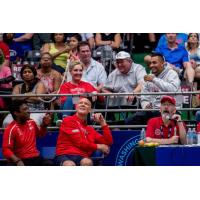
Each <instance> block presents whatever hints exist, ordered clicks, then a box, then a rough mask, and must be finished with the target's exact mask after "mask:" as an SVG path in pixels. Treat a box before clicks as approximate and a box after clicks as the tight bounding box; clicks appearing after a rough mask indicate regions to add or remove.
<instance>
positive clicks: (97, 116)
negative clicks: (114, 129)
mask: <svg viewBox="0 0 200 200" xmlns="http://www.w3.org/2000/svg"><path fill="white" fill-rule="evenodd" d="M92 117H93V120H94V121H95V122H97V123H99V124H100V125H101V126H105V125H106V121H105V119H104V117H103V115H102V114H101V113H95V114H93V115H92Z"/></svg>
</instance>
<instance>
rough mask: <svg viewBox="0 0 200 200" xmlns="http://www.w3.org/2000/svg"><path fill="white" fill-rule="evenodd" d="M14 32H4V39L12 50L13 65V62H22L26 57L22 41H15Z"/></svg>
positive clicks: (11, 59)
mask: <svg viewBox="0 0 200 200" xmlns="http://www.w3.org/2000/svg"><path fill="white" fill-rule="evenodd" d="M13 39H14V33H4V34H3V41H4V42H5V43H6V44H7V45H8V47H9V51H10V53H9V54H10V61H11V67H12V63H13V62H21V61H22V60H23V59H24V51H23V50H22V48H21V45H20V43H18V42H15V41H14V40H13Z"/></svg>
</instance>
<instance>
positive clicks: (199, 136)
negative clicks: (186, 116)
mask: <svg viewBox="0 0 200 200" xmlns="http://www.w3.org/2000/svg"><path fill="white" fill-rule="evenodd" d="M196 133H197V144H200V123H198V124H197V131H196Z"/></svg>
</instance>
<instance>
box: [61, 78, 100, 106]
mask: <svg viewBox="0 0 200 200" xmlns="http://www.w3.org/2000/svg"><path fill="white" fill-rule="evenodd" d="M91 92H97V90H96V88H95V87H93V86H92V85H91V84H90V83H87V82H84V81H80V82H79V84H73V83H71V82H67V83H64V84H63V85H61V87H60V92H59V94H82V93H91ZM66 98H67V97H66V96H62V97H60V101H61V104H63V103H64V102H65V101H66Z"/></svg>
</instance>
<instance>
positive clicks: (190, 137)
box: [187, 128, 193, 145]
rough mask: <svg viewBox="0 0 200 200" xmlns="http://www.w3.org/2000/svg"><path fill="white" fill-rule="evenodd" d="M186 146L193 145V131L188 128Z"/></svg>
mask: <svg viewBox="0 0 200 200" xmlns="http://www.w3.org/2000/svg"><path fill="white" fill-rule="evenodd" d="M187 144H189V145H191V144H193V131H192V129H191V128H189V129H188V132H187Z"/></svg>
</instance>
